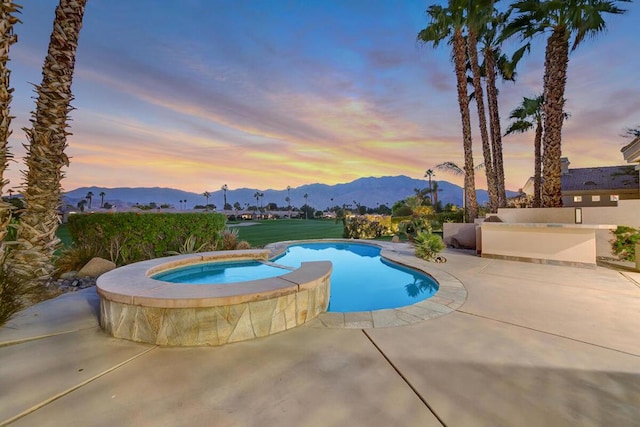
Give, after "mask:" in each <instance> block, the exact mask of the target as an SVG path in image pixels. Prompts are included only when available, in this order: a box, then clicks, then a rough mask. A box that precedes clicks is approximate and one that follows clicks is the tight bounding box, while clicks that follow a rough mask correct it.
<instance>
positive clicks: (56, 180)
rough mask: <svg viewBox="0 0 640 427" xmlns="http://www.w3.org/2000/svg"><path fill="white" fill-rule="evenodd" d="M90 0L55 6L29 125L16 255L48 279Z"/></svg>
mask: <svg viewBox="0 0 640 427" xmlns="http://www.w3.org/2000/svg"><path fill="white" fill-rule="evenodd" d="M85 4H86V0H60V3H59V4H58V7H57V8H56V16H55V21H54V23H53V31H52V33H51V39H50V41H49V48H48V51H47V57H46V59H45V61H44V65H43V67H42V84H41V85H39V86H36V93H37V94H38V97H37V100H36V111H35V112H34V113H33V118H32V119H31V123H32V128H31V129H25V132H26V133H27V139H28V140H29V145H28V147H27V154H26V159H25V163H26V165H27V167H28V171H27V172H26V174H25V180H24V187H25V190H24V191H23V192H22V193H23V195H24V202H25V206H26V209H25V212H24V213H23V214H22V216H21V220H20V227H19V229H18V250H17V251H12V253H15V254H16V255H15V259H14V260H12V261H13V262H14V263H15V264H16V266H17V267H18V269H19V271H20V274H21V275H23V276H25V278H28V279H32V280H35V281H38V282H46V281H48V280H49V279H50V277H51V274H52V273H53V270H54V266H53V262H52V257H53V253H54V251H55V250H56V247H57V245H58V243H59V240H58V238H57V237H56V230H57V228H58V222H59V218H58V213H57V209H58V207H59V205H60V194H61V184H60V181H61V179H62V178H63V177H64V173H63V172H62V167H63V166H68V165H69V159H68V157H67V155H66V154H65V153H64V150H65V148H66V147H67V136H68V135H70V133H69V132H67V130H66V128H67V115H68V114H69V112H70V111H71V109H72V107H71V105H70V104H71V101H72V99H73V95H72V93H71V83H72V79H73V70H74V66H75V54H76V48H77V46H78V36H79V33H80V29H81V27H82V18H83V15H84V9H85Z"/></svg>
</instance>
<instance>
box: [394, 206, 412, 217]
mask: <svg viewBox="0 0 640 427" xmlns="http://www.w3.org/2000/svg"><path fill="white" fill-rule="evenodd" d="M411 215H413V209H411V208H410V207H409V206H406V205H402V206H398V207H397V208H395V209H394V210H393V216H411Z"/></svg>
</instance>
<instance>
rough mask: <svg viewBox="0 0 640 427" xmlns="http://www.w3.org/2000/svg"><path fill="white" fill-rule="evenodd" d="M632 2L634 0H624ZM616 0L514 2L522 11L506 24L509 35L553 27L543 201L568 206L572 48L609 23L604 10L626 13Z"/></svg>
mask: <svg viewBox="0 0 640 427" xmlns="http://www.w3.org/2000/svg"><path fill="white" fill-rule="evenodd" d="M619 1H624V2H628V1H629V0H619ZM615 3H617V1H615V0H572V1H557V0H523V1H518V2H515V3H513V4H512V5H511V9H512V10H514V11H516V12H517V13H518V14H519V16H518V17H517V18H516V19H515V20H514V21H513V22H512V23H511V24H509V26H508V27H507V29H505V32H506V34H507V35H510V34H515V33H519V34H520V35H521V37H522V38H523V39H530V38H532V37H534V36H535V35H537V34H542V33H545V32H550V35H549V37H548V38H547V45H546V52H545V63H544V90H543V96H544V105H543V114H544V125H543V128H544V129H543V136H542V147H543V152H544V156H543V164H544V165H543V173H544V178H543V182H542V204H543V206H545V207H561V206H562V186H561V160H560V159H561V155H562V123H563V121H564V100H565V99H564V91H565V86H566V83H567V67H568V64H569V42H570V40H571V38H573V45H572V47H571V50H575V49H576V48H577V47H578V46H579V45H580V43H581V42H582V41H583V40H584V39H585V38H586V37H590V36H595V35H597V34H598V33H601V32H603V31H604V30H605V28H606V23H605V21H604V18H603V16H602V15H603V14H605V13H611V14H622V13H624V12H625V10H623V9H620V8H618V7H617V6H616V5H615Z"/></svg>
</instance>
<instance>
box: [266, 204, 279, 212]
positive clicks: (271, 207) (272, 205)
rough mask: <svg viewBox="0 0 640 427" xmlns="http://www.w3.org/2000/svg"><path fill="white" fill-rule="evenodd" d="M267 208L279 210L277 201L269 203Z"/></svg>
mask: <svg viewBox="0 0 640 427" xmlns="http://www.w3.org/2000/svg"><path fill="white" fill-rule="evenodd" d="M267 210H269V211H277V210H278V204H277V203H273V202H270V203H267Z"/></svg>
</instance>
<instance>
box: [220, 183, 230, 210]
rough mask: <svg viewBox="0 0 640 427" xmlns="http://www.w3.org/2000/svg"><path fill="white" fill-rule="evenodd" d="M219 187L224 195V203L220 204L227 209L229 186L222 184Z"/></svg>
mask: <svg viewBox="0 0 640 427" xmlns="http://www.w3.org/2000/svg"><path fill="white" fill-rule="evenodd" d="M220 189H221V190H222V196H223V197H224V204H223V205H222V206H224V209H227V190H228V189H229V186H228V185H227V184H224V185H223V186H222V187H220Z"/></svg>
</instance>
